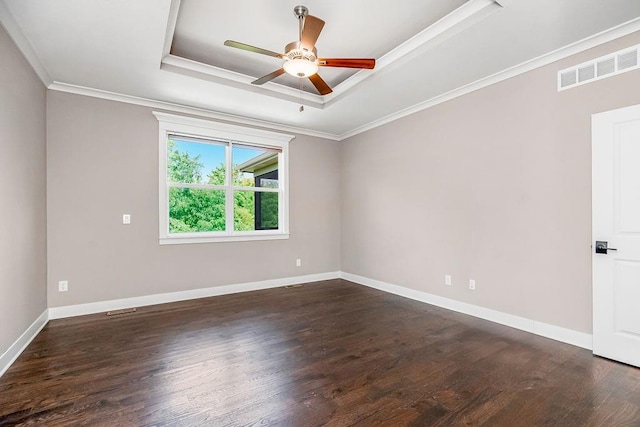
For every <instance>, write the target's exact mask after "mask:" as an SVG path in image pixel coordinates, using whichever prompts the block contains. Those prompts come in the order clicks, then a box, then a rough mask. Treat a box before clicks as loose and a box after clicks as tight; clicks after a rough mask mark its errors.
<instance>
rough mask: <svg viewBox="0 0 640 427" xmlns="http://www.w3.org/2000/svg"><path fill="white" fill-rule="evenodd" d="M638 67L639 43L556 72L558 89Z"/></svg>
mask: <svg viewBox="0 0 640 427" xmlns="http://www.w3.org/2000/svg"><path fill="white" fill-rule="evenodd" d="M638 68H640V45H638V46H634V47H632V48H631V49H624V50H621V51H618V52H615V53H613V54H610V55H606V56H602V57H600V58H596V59H594V60H591V61H588V62H585V63H582V64H579V65H576V66H573V67H571V68H566V69H564V70H561V71H559V72H558V91H561V90H565V89H569V88H572V87H574V86H580V85H583V84H587V83H590V82H595V81H597V80H600V79H603V78H607V77H611V76H615V75H618V74H621V73H625V72H627V71H631V70H637V69H638Z"/></svg>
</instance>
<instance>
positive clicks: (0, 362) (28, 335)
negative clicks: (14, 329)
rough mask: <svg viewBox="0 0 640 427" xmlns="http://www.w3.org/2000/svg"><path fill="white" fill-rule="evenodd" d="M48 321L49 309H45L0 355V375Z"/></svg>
mask: <svg viewBox="0 0 640 427" xmlns="http://www.w3.org/2000/svg"><path fill="white" fill-rule="evenodd" d="M48 321H49V310H45V311H44V312H43V313H42V314H41V315H40V316H39V317H38V318H37V319H36V320H35V321H34V322H33V323H32V324H31V326H29V327H28V328H27V330H26V331H24V333H23V334H22V335H20V338H18V339H17V340H16V342H14V343H13V344H11V346H10V347H9V348H8V349H7V351H5V352H4V353H3V354H2V356H0V377H1V376H2V375H3V374H4V373H5V372H7V369H9V367H10V366H11V365H12V364H13V362H15V361H16V359H17V358H18V356H20V355H21V354H22V352H23V351H24V350H25V349H26V348H27V346H28V345H29V343H31V341H33V339H34V338H35V337H36V335H38V333H39V332H40V331H41V330H42V328H44V326H45V325H46V324H47V322H48Z"/></svg>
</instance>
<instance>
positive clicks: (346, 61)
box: [318, 58, 376, 70]
mask: <svg viewBox="0 0 640 427" xmlns="http://www.w3.org/2000/svg"><path fill="white" fill-rule="evenodd" d="M318 65H319V66H321V67H342V68H366V69H368V70H372V69H373V67H375V66H376V60H375V59H369V58H318Z"/></svg>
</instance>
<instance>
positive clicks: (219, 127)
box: [153, 112, 293, 244]
mask: <svg viewBox="0 0 640 427" xmlns="http://www.w3.org/2000/svg"><path fill="white" fill-rule="evenodd" d="M153 114H154V115H155V116H156V118H157V119H158V121H159V123H160V140H159V148H160V149H159V153H160V156H159V157H160V175H159V178H160V195H159V196H160V197H159V201H160V243H161V244H175V243H204V242H220V241H236V240H267V239H286V238H288V237H289V234H288V233H289V231H288V230H289V226H288V205H289V203H288V202H289V200H288V175H287V169H288V168H287V166H288V146H289V141H290V140H291V139H293V136H291V135H284V134H280V133H276V132H271V131H264V130H258V129H252V128H244V127H241V126H236V125H229V124H224V123H218V122H214V121H208V120H202V119H194V118H189V117H182V116H176V115H172V114H166V113H158V112H154V113H153Z"/></svg>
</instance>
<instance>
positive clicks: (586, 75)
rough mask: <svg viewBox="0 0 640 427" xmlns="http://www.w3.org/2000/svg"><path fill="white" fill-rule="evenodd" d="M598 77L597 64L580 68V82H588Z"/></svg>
mask: <svg viewBox="0 0 640 427" xmlns="http://www.w3.org/2000/svg"><path fill="white" fill-rule="evenodd" d="M595 77H596V64H589V65H587V66H586V67H582V68H578V81H579V82H580V83H582V82H586V81H587V80H591V79H593V78H595Z"/></svg>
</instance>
